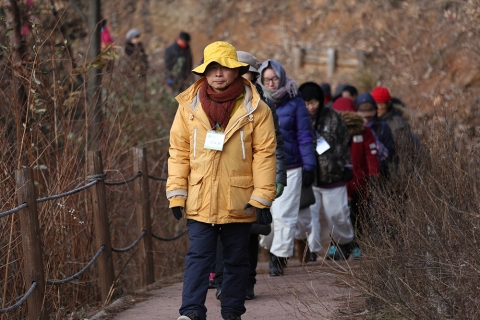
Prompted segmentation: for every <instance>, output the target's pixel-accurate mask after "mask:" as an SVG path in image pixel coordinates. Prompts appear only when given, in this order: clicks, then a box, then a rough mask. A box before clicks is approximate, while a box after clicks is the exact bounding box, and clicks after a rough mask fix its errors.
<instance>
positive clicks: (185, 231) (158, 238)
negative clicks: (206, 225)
mask: <svg viewBox="0 0 480 320" xmlns="http://www.w3.org/2000/svg"><path fill="white" fill-rule="evenodd" d="M187 232H188V229H185V230H183V231H182V232H180V234H178V235H176V236H175V237H173V238H162V237H160V236H157V235H156V234H155V233H152V237H154V238H155V239H157V240H161V241H173V240H177V239H179V238H181V237H182V236H183V235H184V234H186V233H187Z"/></svg>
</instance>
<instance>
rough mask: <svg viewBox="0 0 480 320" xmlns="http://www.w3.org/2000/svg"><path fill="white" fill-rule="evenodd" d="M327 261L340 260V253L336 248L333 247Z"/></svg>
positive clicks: (329, 250)
mask: <svg viewBox="0 0 480 320" xmlns="http://www.w3.org/2000/svg"><path fill="white" fill-rule="evenodd" d="M327 259H329V260H340V253H339V252H338V249H337V247H336V246H334V245H331V246H330V248H329V249H328V252H327Z"/></svg>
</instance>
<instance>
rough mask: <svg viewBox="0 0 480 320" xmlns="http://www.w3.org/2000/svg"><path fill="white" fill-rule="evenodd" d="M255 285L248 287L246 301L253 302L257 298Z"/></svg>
mask: <svg viewBox="0 0 480 320" xmlns="http://www.w3.org/2000/svg"><path fill="white" fill-rule="evenodd" d="M254 286H255V285H254V284H250V283H249V284H248V286H247V294H246V295H245V299H246V300H253V299H254V298H255V293H254V291H253V287H254Z"/></svg>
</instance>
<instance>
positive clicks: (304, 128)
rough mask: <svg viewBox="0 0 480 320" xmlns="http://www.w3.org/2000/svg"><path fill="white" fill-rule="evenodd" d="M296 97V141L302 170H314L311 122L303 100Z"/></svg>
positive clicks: (314, 160)
mask: <svg viewBox="0 0 480 320" xmlns="http://www.w3.org/2000/svg"><path fill="white" fill-rule="evenodd" d="M294 99H296V108H295V112H296V122H297V123H296V125H297V141H298V148H299V149H300V154H301V156H302V162H303V170H306V171H314V170H315V168H316V159H315V157H316V156H315V150H314V148H313V137H312V123H311V121H310V115H309V113H308V110H307V107H306V106H305V102H304V101H303V100H302V99H301V98H294Z"/></svg>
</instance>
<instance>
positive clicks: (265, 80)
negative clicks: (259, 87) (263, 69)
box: [263, 77, 280, 84]
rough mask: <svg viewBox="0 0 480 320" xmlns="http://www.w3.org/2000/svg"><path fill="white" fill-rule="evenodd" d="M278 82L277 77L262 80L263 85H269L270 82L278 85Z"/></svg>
mask: <svg viewBox="0 0 480 320" xmlns="http://www.w3.org/2000/svg"><path fill="white" fill-rule="evenodd" d="M279 81H280V79H279V78H278V77H274V78H272V79H268V78H263V84H269V83H270V82H272V83H278V82H279Z"/></svg>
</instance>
